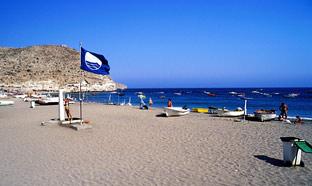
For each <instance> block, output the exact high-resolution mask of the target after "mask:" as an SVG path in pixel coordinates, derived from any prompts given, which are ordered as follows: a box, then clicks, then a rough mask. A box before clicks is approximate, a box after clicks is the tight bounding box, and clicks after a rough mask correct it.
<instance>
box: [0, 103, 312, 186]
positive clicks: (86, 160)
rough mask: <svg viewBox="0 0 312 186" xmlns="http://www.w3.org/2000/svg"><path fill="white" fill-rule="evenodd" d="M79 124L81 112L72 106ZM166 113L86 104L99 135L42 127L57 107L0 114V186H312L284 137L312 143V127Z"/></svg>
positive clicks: (308, 168)
mask: <svg viewBox="0 0 312 186" xmlns="http://www.w3.org/2000/svg"><path fill="white" fill-rule="evenodd" d="M71 110H72V112H73V115H74V116H76V117H78V116H79V104H75V105H71ZM160 113H161V110H160V109H152V110H139V109H137V108H133V107H127V106H108V105H100V104H93V103H92V104H91V103H86V104H84V107H83V115H84V118H86V119H88V120H90V121H91V123H92V126H93V128H92V129H88V130H80V131H75V130H73V129H70V128H66V127H61V126H58V125H55V124H51V125H48V126H41V125H40V124H41V122H43V121H48V120H49V119H52V118H57V114H58V110H57V106H37V107H36V108H34V109H31V108H29V103H25V102H22V101H20V100H15V105H13V106H6V107H0V147H1V153H0V159H1V164H0V185H179V186H180V185H311V183H312V154H305V153H303V156H302V159H303V161H304V163H305V167H284V166H283V163H282V162H283V161H282V158H283V154H282V153H283V152H282V142H281V140H280V137H282V136H295V137H299V138H302V139H305V140H307V141H308V142H310V143H312V125H310V124H303V125H290V124H285V123H280V122H265V123H261V122H244V123H242V122H235V121H233V120H231V119H227V118H215V117H210V116H209V115H207V114H198V113H191V114H189V115H187V116H183V117H171V118H165V117H157V115H158V114H160Z"/></svg>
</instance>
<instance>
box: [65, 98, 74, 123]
mask: <svg viewBox="0 0 312 186" xmlns="http://www.w3.org/2000/svg"><path fill="white" fill-rule="evenodd" d="M69 101H70V100H69V99H68V98H66V99H65V100H64V107H65V112H66V115H67V119H68V120H69V121H70V122H71V120H72V119H73V116H72V115H71V113H70V110H69Z"/></svg>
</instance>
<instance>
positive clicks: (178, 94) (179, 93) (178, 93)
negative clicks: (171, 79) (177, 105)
mask: <svg viewBox="0 0 312 186" xmlns="http://www.w3.org/2000/svg"><path fill="white" fill-rule="evenodd" d="M173 94H174V95H177V96H181V95H182V93H181V92H175V93H173Z"/></svg>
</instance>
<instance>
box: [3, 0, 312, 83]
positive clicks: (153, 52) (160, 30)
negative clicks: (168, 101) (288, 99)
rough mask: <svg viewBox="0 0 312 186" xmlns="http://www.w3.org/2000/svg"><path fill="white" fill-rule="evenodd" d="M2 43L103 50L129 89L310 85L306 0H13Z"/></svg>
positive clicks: (310, 21)
mask: <svg viewBox="0 0 312 186" xmlns="http://www.w3.org/2000/svg"><path fill="white" fill-rule="evenodd" d="M0 16H1V29H0V46H9V47H24V46H30V45H44V44H66V45H68V46H70V47H72V48H76V49H78V48H79V41H81V42H82V43H83V46H84V47H85V48H86V49H88V50H91V51H94V52H97V53H101V54H103V55H104V56H105V57H106V58H107V59H108V61H109V64H110V66H111V76H112V78H113V79H114V80H116V81H119V82H122V83H125V84H127V85H128V86H129V87H132V88H133V87H290V86H297V87H312V1H311V0H211V1H209V0H203V1H200V0H192V1H191V0H185V1H183V0H181V1H170V0H167V1H166V0H163V1H162V0H155V1H154V0H148V1H147V0H142V1H137V0H132V1H130V0H129V1H119V0H111V1H105V0H103V1H101V0H98V1H87V0H85V1H74V0H67V1H61V0H54V1H52V0H51V1H39V0H38V1H32V0H28V1H16V0H7V1H3V2H1V6H0Z"/></svg>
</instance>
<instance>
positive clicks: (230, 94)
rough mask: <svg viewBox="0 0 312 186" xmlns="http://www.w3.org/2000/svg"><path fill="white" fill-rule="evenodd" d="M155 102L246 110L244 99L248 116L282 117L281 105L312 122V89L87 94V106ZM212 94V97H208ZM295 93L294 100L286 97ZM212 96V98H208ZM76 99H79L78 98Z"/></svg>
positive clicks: (219, 89)
mask: <svg viewBox="0 0 312 186" xmlns="http://www.w3.org/2000/svg"><path fill="white" fill-rule="evenodd" d="M140 93H143V94H144V95H145V96H146V99H145V100H144V101H145V103H146V104H148V100H149V98H152V100H153V103H154V104H153V107H159V108H161V107H164V106H166V105H167V101H168V99H169V98H170V99H172V102H173V106H187V107H188V108H194V107H201V108H208V107H210V106H213V107H218V108H224V107H225V108H227V109H236V108H237V107H241V108H244V99H247V110H248V113H253V112H254V111H255V110H257V109H274V110H276V111H277V114H279V106H280V104H281V103H282V102H284V103H286V104H287V105H288V107H289V116H297V115H299V116H301V117H308V118H312V88H149V89H127V90H123V91H118V92H117V93H116V92H86V93H85V94H84V101H85V102H97V103H103V104H105V103H107V102H108V101H109V98H110V100H111V102H113V103H114V104H121V103H124V102H125V103H128V101H129V99H131V103H132V105H134V106H136V105H139V103H140V99H139V98H138V94H140ZM209 93H210V94H209ZM291 93H295V94H297V96H295V97H287V95H288V94H291ZM208 94H209V95H208ZM76 96H77V95H76Z"/></svg>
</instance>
